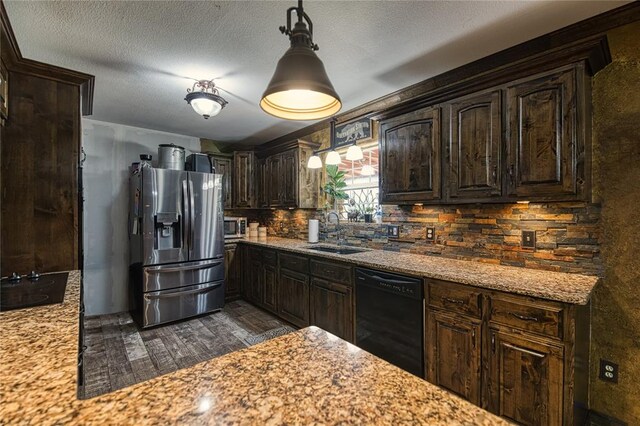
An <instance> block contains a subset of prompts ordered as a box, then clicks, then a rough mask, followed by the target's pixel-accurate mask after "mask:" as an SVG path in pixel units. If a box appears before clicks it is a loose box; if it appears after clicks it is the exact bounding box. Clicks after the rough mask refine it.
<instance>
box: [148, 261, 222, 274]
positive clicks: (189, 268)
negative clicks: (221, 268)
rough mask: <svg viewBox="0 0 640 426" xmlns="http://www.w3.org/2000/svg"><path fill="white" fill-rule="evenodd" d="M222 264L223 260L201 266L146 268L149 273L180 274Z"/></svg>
mask: <svg viewBox="0 0 640 426" xmlns="http://www.w3.org/2000/svg"><path fill="white" fill-rule="evenodd" d="M220 264H222V260H218V261H216V262H207V263H203V264H200V265H184V266H175V267H166V266H155V267H153V268H146V270H147V271H149V272H180V271H194V270H198V269H206V268H212V267H214V266H217V265H220Z"/></svg>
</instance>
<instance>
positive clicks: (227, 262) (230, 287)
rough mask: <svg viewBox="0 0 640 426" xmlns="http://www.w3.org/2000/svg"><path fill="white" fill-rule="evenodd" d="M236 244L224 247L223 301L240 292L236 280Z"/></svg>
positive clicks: (237, 259)
mask: <svg viewBox="0 0 640 426" xmlns="http://www.w3.org/2000/svg"><path fill="white" fill-rule="evenodd" d="M236 252H237V244H225V246H224V279H225V283H224V284H225V289H224V295H225V299H228V298H232V297H234V296H237V295H238V293H239V292H240V284H239V280H238V272H239V264H240V262H239V256H236Z"/></svg>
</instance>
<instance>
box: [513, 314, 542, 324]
mask: <svg viewBox="0 0 640 426" xmlns="http://www.w3.org/2000/svg"><path fill="white" fill-rule="evenodd" d="M509 315H511V316H514V317H516V318H518V319H520V320H522V321H534V322H538V321H539V320H538V318H536V317H530V316H527V315H520V314H516V313H515V312H509Z"/></svg>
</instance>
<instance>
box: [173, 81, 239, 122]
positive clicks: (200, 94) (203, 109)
mask: <svg viewBox="0 0 640 426" xmlns="http://www.w3.org/2000/svg"><path fill="white" fill-rule="evenodd" d="M184 100H185V101H187V103H188V104H189V105H191V108H193V110H194V111H195V112H196V113H198V114H199V115H201V116H203V117H204V118H205V120H206V119H208V118H209V117H214V116H216V115H218V114H219V113H220V111H222V108H224V107H225V106H226V105H227V104H228V103H229V102H227V101H226V100H224V98H223V97H222V96H220V94H219V93H218V89H216V84H215V83H214V82H213V80H199V81H196V82H195V83H194V84H193V87H192V88H191V89H187V96H186V97H185V98H184Z"/></svg>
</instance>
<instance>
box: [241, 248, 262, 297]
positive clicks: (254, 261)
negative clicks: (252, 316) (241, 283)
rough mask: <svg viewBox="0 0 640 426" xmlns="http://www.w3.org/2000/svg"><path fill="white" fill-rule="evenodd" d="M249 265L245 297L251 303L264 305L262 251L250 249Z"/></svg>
mask: <svg viewBox="0 0 640 426" xmlns="http://www.w3.org/2000/svg"><path fill="white" fill-rule="evenodd" d="M247 260H248V262H247V263H246V264H247V265H248V269H247V271H246V273H247V279H246V281H245V297H246V298H247V300H249V301H250V302H253V303H255V304H258V305H261V304H262V287H263V271H262V253H261V251H260V249H257V248H255V247H249V249H248V250H247Z"/></svg>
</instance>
